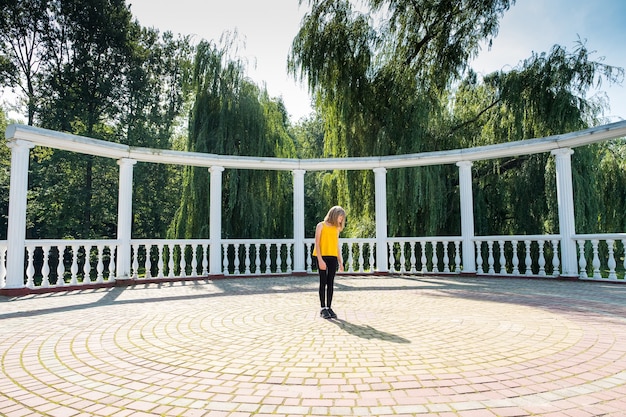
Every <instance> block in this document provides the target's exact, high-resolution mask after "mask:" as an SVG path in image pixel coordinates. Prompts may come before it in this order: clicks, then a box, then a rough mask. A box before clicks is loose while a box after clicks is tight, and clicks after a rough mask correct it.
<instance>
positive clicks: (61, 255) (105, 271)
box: [0, 240, 117, 289]
mask: <svg viewBox="0 0 626 417" xmlns="http://www.w3.org/2000/svg"><path fill="white" fill-rule="evenodd" d="M116 247H117V241H116V240H30V241H26V245H25V250H26V269H25V283H24V286H25V287H26V288H31V289H32V288H49V287H65V286H78V285H83V286H86V285H91V284H104V283H111V282H114V281H115V254H116ZM1 252H3V250H2V249H0V260H1V259H3V258H4V256H2V255H1ZM5 252H6V249H5ZM0 268H1V269H4V267H0ZM1 275H2V274H1V273H0V276H1ZM3 284H4V282H3Z"/></svg>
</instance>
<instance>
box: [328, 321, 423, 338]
mask: <svg viewBox="0 0 626 417" xmlns="http://www.w3.org/2000/svg"><path fill="white" fill-rule="evenodd" d="M328 321H330V322H331V323H333V324H336V325H337V326H338V327H339V328H340V329H342V330H345V331H346V332H347V333H350V334H352V335H354V336H357V337H360V338H362V339H379V340H386V341H388V342H392V343H411V341H410V340H408V339H405V338H403V337H400V336H396V335H395V334H391V333H386V332H382V331H380V330H376V329H375V328H373V327H372V326H360V325H358V324H354V323H350V322H349V321H345V320H342V319H330V320H328Z"/></svg>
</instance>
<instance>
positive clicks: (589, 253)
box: [0, 233, 626, 289]
mask: <svg viewBox="0 0 626 417" xmlns="http://www.w3.org/2000/svg"><path fill="white" fill-rule="evenodd" d="M575 240H576V244H577V250H578V265H579V278H580V279H584V280H596V281H612V282H623V283H626V279H624V270H626V257H625V256H624V251H625V248H626V233H618V234H589V235H576V239H575ZM340 242H341V251H342V257H343V259H344V265H345V272H346V273H360V274H368V273H373V272H375V271H376V270H377V265H376V259H377V257H376V250H377V247H376V239H374V238H361V239H356V238H354V239H353V238H349V239H340ZM461 242H462V239H461V237H458V236H454V237H452V236H444V237H441V236H436V237H422V238H408V237H404V238H388V239H387V248H386V251H387V253H388V262H389V264H388V270H389V272H390V273H402V274H405V273H406V274H425V273H430V274H458V273H461V272H462V271H463V265H462V256H461V255H462V244H461ZM474 242H475V248H476V251H475V255H476V273H477V275H493V276H504V277H506V276H528V277H558V276H559V275H560V262H561V261H560V242H561V237H560V235H533V236H525V235H522V236H479V237H475V238H474ZM118 244H119V242H118V241H117V240H106V239H104V240H28V241H26V245H25V253H26V263H25V270H24V287H25V288H29V289H38V288H63V287H68V288H75V287H81V286H88V285H94V284H97V285H101V284H112V283H114V282H115V281H116V263H115V262H116V256H117V247H118ZM294 245H295V241H294V240H293V239H225V240H222V241H221V242H220V252H221V259H222V264H221V266H222V271H221V273H222V274H223V275H227V276H264V275H276V274H283V275H285V274H286V275H289V274H292V273H293V272H294V259H293V254H294ZM304 246H305V248H304V250H305V265H306V271H304V272H306V273H309V274H310V273H314V272H315V262H314V261H313V256H312V252H313V246H314V239H311V238H309V239H304ZM210 249H211V241H210V240H208V239H136V240H132V241H131V276H130V278H131V279H132V280H137V281H141V280H148V279H153V280H158V279H167V280H180V279H189V278H190V279H193V278H200V277H207V276H210V271H209V251H210ZM6 255H7V242H6V241H0V288H3V287H4V284H5V279H6V259H7V256H6ZM60 278H61V279H60Z"/></svg>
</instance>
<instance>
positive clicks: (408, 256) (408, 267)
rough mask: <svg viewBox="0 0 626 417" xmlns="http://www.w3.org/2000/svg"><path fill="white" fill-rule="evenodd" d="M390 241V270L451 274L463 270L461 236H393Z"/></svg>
mask: <svg viewBox="0 0 626 417" xmlns="http://www.w3.org/2000/svg"><path fill="white" fill-rule="evenodd" d="M388 242H389V268H390V271H393V272H399V273H416V272H417V271H419V272H420V273H422V274H425V273H433V274H436V273H439V272H440V271H443V272H442V273H443V274H450V273H453V272H454V273H457V272H460V271H461V252H460V245H461V242H462V239H461V238H460V237H432V238H419V239H415V238H392V239H388ZM439 254H441V258H440V256H439ZM418 259H419V262H418ZM451 259H454V270H453V269H452V268H451V264H450V260H451Z"/></svg>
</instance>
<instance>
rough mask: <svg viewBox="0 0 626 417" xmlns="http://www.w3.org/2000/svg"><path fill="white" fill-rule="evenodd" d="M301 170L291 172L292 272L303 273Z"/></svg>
mask: <svg viewBox="0 0 626 417" xmlns="http://www.w3.org/2000/svg"><path fill="white" fill-rule="evenodd" d="M305 172H306V171H304V170H302V169H295V170H294V171H293V239H294V241H295V244H294V248H293V272H295V273H304V272H306V269H305V259H304V173H305Z"/></svg>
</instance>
